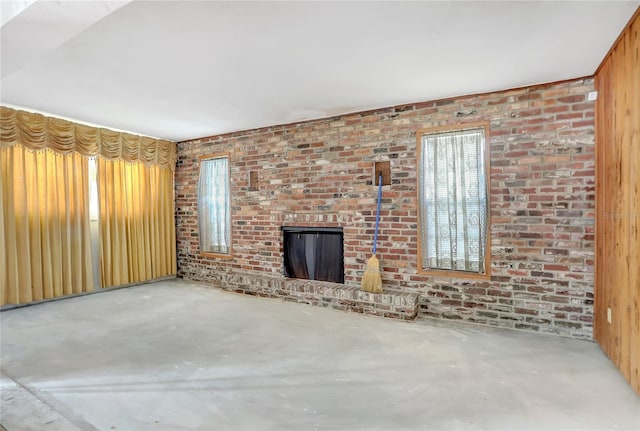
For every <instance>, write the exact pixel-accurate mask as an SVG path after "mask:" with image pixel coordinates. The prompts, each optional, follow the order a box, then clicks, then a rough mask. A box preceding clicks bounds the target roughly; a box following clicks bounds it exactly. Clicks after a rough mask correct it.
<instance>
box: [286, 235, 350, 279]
mask: <svg viewBox="0 0 640 431" xmlns="http://www.w3.org/2000/svg"><path fill="white" fill-rule="evenodd" d="M282 231H283V246H284V275H285V276H286V277H289V278H301V279H304V280H321V281H331V282H334V283H344V258H343V253H342V250H343V237H342V228H334V227H298V226H283V227H282Z"/></svg>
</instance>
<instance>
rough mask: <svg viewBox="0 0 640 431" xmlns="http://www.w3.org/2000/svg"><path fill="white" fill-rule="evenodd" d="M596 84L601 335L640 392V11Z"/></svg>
mask: <svg viewBox="0 0 640 431" xmlns="http://www.w3.org/2000/svg"><path fill="white" fill-rule="evenodd" d="M596 89H597V91H598V101H597V103H596V166H597V168H596V211H597V215H596V285H595V311H594V313H595V316H594V317H595V328H594V332H595V334H594V335H595V338H596V340H597V341H598V343H600V345H601V346H602V349H603V350H604V351H605V353H606V354H607V355H608V356H609V357H610V358H611V360H612V361H613V363H614V364H615V365H616V366H617V367H618V368H619V369H620V371H621V372H622V374H623V375H624V377H625V378H626V379H627V380H628V381H629V383H630V384H631V386H632V387H633V388H634V389H635V390H636V391H637V392H638V393H640V273H639V268H640V233H639V230H640V229H639V225H640V8H639V9H638V10H637V11H636V13H635V15H634V18H633V19H632V20H631V21H630V23H629V25H628V26H627V27H626V29H625V30H624V32H623V34H622V35H621V36H620V38H619V39H618V41H617V42H616V44H615V45H614V46H613V48H612V49H611V51H610V52H609V54H608V55H607V57H606V58H605V59H604V61H603V63H602V65H601V66H600V68H599V69H598V71H597V72H596ZM608 310H610V311H608Z"/></svg>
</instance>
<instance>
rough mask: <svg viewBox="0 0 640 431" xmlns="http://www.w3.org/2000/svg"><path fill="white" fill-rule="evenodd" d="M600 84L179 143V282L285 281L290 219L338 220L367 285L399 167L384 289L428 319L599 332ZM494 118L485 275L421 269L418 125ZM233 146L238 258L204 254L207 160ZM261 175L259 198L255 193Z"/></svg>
mask: <svg viewBox="0 0 640 431" xmlns="http://www.w3.org/2000/svg"><path fill="white" fill-rule="evenodd" d="M592 90H593V80H592V79H579V80H575V81H570V82H563V83H557V84H551V85H546V86H537V87H529V88H523V89H514V90H509V91H503V92H496V93H491V94H483V95H478V96H469V97H460V98H455V99H447V100H441V101H433V102H424V103H416V104H410V105H403V106H400V107H393V108H386V109H380V110H375V111H368V112H363V113H357V114H349V115H343V116H339V117H334V118H330V119H323V120H316V121H309V122H303V123H296V124H291V125H283V126H273V127H268V128H262V129H257V130H249V131H242V132H236V133H231V134H226V135H221V136H213V137H208V138H202V139H196V140H192V141H188V142H182V143H180V144H179V145H178V155H179V160H178V165H177V170H176V223H177V237H178V244H177V247H178V267H179V275H180V276H182V277H184V278H189V279H194V280H212V279H213V278H214V276H213V274H218V273H227V272H229V271H236V272H237V271H261V272H264V273H265V275H270V276H273V275H277V276H279V275H281V274H282V273H283V266H282V265H283V263H282V232H281V231H280V227H281V226H282V225H291V226H295V225H298V226H310V225H313V226H341V227H343V229H344V260H345V262H344V263H345V283H346V284H347V285H352V286H353V285H358V284H359V282H360V279H361V276H362V272H363V270H364V267H365V265H366V260H367V259H368V258H369V256H370V253H371V246H372V237H373V225H374V221H375V198H376V188H375V187H374V186H373V185H372V169H373V162H374V161H379V160H390V161H391V170H392V185H391V186H386V187H384V188H383V203H382V212H381V222H380V232H381V234H380V237H379V245H378V257H379V258H380V261H381V266H382V277H383V282H384V286H385V288H391V289H397V290H402V291H406V292H414V293H416V292H417V293H419V302H420V312H419V316H430V317H438V318H446V319H457V320H463V321H468V322H474V323H479V324H487V325H492V326H500V327H509V328H515V329H522V330H529V331H539V332H544V333H556V334H560V335H565V336H572V337H578V338H591V336H592V335H591V334H592V302H593V258H594V247H593V225H594V135H593V127H594V119H593V109H594V104H593V103H592V102H588V101H587V93H588V92H590V91H592ZM477 121H490V124H491V137H490V145H491V147H490V149H491V218H492V224H491V243H492V247H491V262H492V264H491V273H492V278H491V280H490V281H472V280H465V279H450V278H441V277H428V276H424V275H421V274H417V272H416V267H417V258H416V254H417V207H416V203H417V198H416V188H417V183H416V165H417V163H416V137H415V131H416V130H417V129H419V128H427V127H433V126H442V125H456V124H460V123H464V122H477ZM219 152H229V153H230V157H231V177H232V178H231V187H232V214H233V215H232V225H233V249H234V255H233V258H232V259H227V260H225V259H217V258H212V257H206V256H203V255H201V254H199V252H198V224H197V207H196V185H197V179H198V157H199V156H201V155H206V154H212V153H219ZM250 171H257V172H258V177H259V190H257V191H251V190H249V187H248V180H249V172H250Z"/></svg>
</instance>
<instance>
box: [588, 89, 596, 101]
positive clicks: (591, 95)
mask: <svg viewBox="0 0 640 431" xmlns="http://www.w3.org/2000/svg"><path fill="white" fill-rule="evenodd" d="M597 99H598V92H597V91H590V92H589V94H587V100H588V101H589V102H593V101H594V100H597Z"/></svg>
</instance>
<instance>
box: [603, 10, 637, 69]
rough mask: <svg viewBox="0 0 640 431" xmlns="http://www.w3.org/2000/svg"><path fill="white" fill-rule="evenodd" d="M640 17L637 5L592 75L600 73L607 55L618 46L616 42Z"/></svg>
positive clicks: (609, 55) (607, 57) (618, 41)
mask: <svg viewBox="0 0 640 431" xmlns="http://www.w3.org/2000/svg"><path fill="white" fill-rule="evenodd" d="M638 17H640V6H638V8H637V9H636V11H635V12H634V13H633V15H631V18H629V21H627V24H626V25H625V26H624V27H623V28H622V30H621V31H620V34H619V35H618V37H617V38H616V40H615V41H614V42H613V45H611V48H609V51H607V53H606V54H605V55H604V57H603V58H602V61H601V62H600V65H599V66H598V68H597V69H596V71H595V72H594V75H598V74H599V73H600V69H602V67H603V66H604V64H605V63H606V61H607V60H608V59H609V57H611V55H612V54H613V51H614V50H615V49H616V47H617V46H618V44H619V43H620V41H621V40H622V38H623V37H624V35H625V34H626V33H627V32H628V31H631V25H633V22H634V21H635V20H636V19H637V18H638Z"/></svg>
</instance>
